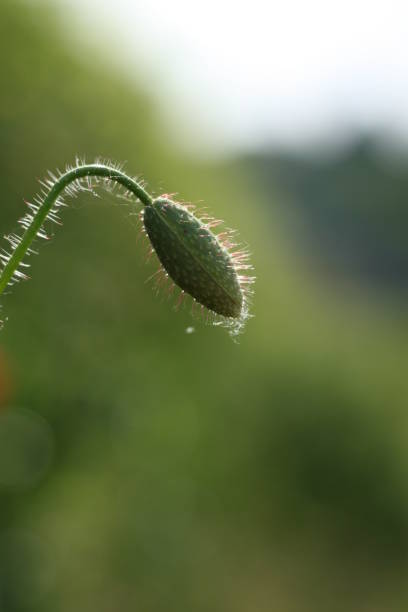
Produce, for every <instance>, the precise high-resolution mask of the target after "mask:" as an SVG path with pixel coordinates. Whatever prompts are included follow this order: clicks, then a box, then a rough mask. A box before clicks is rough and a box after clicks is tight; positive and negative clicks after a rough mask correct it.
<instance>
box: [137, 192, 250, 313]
mask: <svg viewBox="0 0 408 612" xmlns="http://www.w3.org/2000/svg"><path fill="white" fill-rule="evenodd" d="M143 222H144V227H145V229H146V232H147V235H148V236H149V238H150V241H151V243H152V245H153V247H154V249H155V251H156V254H157V256H158V258H159V260H160V262H161V263H162V265H163V267H164V268H165V270H166V272H167V273H168V275H169V276H170V277H171V278H172V279H173V281H174V282H175V284H176V285H178V286H179V287H180V288H181V289H183V290H184V291H186V292H187V293H189V294H190V295H191V296H192V297H193V298H195V300H197V302H199V303H200V304H203V305H204V306H206V308H208V309H209V310H212V311H213V312H216V313H218V314H220V315H223V316H225V317H233V318H237V317H240V315H241V310H242V306H243V301H244V296H243V293H242V291H241V287H240V282H239V277H238V275H237V272H236V269H235V265H234V262H233V259H232V257H231V255H230V254H229V252H228V251H227V249H226V248H225V247H223V246H222V245H221V243H220V241H219V240H218V238H217V237H216V236H215V235H214V234H213V232H211V231H210V229H208V227H206V225H205V224H204V223H203V222H202V221H200V220H199V219H197V217H195V216H194V215H193V214H192V213H191V212H189V211H188V210H187V208H185V207H184V206H182V205H181V204H177V203H175V202H173V201H172V200H169V199H167V198H164V197H161V198H157V199H156V200H154V202H153V204H152V205H151V206H146V207H145V209H144V213H143Z"/></svg>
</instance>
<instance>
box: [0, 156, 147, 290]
mask: <svg viewBox="0 0 408 612" xmlns="http://www.w3.org/2000/svg"><path fill="white" fill-rule="evenodd" d="M86 176H100V177H103V178H108V179H109V180H111V181H115V182H116V183H119V184H120V185H123V187H125V188H126V189H127V190H128V191H131V192H132V193H133V194H134V195H135V196H136V197H137V198H138V199H139V200H140V201H141V202H142V203H143V204H144V205H145V206H150V205H151V204H152V198H151V197H150V195H149V194H148V193H147V192H146V191H145V190H144V189H143V187H141V185H139V184H138V183H137V182H136V181H135V180H134V179H132V178H130V177H129V176H127V175H126V174H124V173H123V172H121V171H120V170H116V169H115V168H110V167H109V166H105V165H103V164H86V165H84V166H79V167H78V168H73V169H72V170H69V171H68V172H66V173H65V174H63V175H62V176H61V177H60V178H59V179H58V180H57V181H56V183H55V184H54V185H53V186H52V187H51V189H50V191H49V192H48V194H47V196H46V197H45V199H44V201H43V203H42V204H41V206H40V207H39V208H38V210H37V212H36V214H35V216H34V218H33V220H32V222H31V223H30V225H29V227H27V229H26V230H25V232H24V234H23V236H22V238H21V241H20V243H19V244H18V245H17V247H16V248H15V250H14V251H13V253H12V255H11V257H10V259H9V260H8V262H7V264H6V265H5V267H4V268H3V271H2V273H1V276H0V294H1V293H3V291H4V289H5V288H6V287H7V285H8V283H9V281H10V280H11V278H12V277H13V274H14V272H15V271H16V269H17V268H18V266H19V265H20V262H21V261H22V259H23V257H24V255H25V254H26V253H27V250H28V249H29V247H30V244H31V243H32V241H33V240H34V238H35V237H36V236H37V233H38V232H39V231H40V229H41V227H42V225H43V223H44V221H45V220H46V218H47V216H48V214H49V212H50V211H51V209H52V207H53V205H54V204H55V202H56V200H57V198H58V196H59V195H60V194H61V192H62V191H64V189H65V188H66V187H67V186H68V185H69V184H70V183H72V182H73V181H75V180H77V179H81V178H84V177H86Z"/></svg>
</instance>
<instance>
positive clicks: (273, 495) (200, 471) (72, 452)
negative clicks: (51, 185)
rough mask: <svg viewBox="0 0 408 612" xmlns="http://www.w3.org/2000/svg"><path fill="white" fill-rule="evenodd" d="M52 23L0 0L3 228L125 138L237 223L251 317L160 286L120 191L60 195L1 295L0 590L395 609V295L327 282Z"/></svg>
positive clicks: (404, 504)
mask: <svg viewBox="0 0 408 612" xmlns="http://www.w3.org/2000/svg"><path fill="white" fill-rule="evenodd" d="M58 23H59V22H58V21H57V20H55V22H54V16H53V15H52V14H51V13H50V12H49V11H48V10H46V9H42V8H39V7H38V6H36V5H24V4H20V3H19V2H14V1H12V0H3V1H2V3H1V8H0V49H1V56H2V58H3V60H2V64H1V72H2V93H1V97H0V138H1V147H0V156H1V157H0V185H1V211H0V214H1V219H0V220H1V227H2V229H4V232H8V231H11V230H12V229H13V228H14V226H15V220H16V219H17V217H18V216H20V215H22V214H23V212H24V204H23V202H22V199H23V198H24V197H25V198H30V197H31V195H32V194H33V193H35V191H36V190H37V184H36V181H35V177H41V176H42V175H43V173H44V171H45V170H46V169H47V168H51V169H53V168H55V167H63V166H64V164H65V163H66V162H71V161H72V160H73V159H74V157H75V155H76V154H80V155H86V156H87V158H88V159H92V158H93V156H95V155H101V156H107V157H113V158H114V159H116V160H118V161H122V160H127V168H128V169H129V171H131V172H133V171H134V172H138V171H139V172H142V173H143V175H144V177H145V178H146V180H147V181H148V183H149V186H150V188H151V189H152V191H154V192H155V193H160V192H161V191H166V192H179V193H180V197H182V198H183V199H184V200H193V201H195V202H197V201H198V200H201V199H202V200H204V202H205V203H206V204H208V205H209V206H210V209H211V210H213V211H214V212H215V213H216V215H217V216H221V217H222V216H224V217H225V218H226V219H227V221H228V225H231V226H236V227H239V228H242V230H243V231H242V235H243V238H244V239H245V240H247V241H248V242H249V243H250V244H251V246H252V248H253V251H254V263H255V266H256V271H257V275H258V283H257V286H256V297H255V305H254V313H255V315H256V317H255V318H254V319H253V320H252V321H250V323H249V325H248V329H247V332H246V333H245V334H244V335H243V336H242V338H241V342H240V344H239V345H236V344H234V343H233V342H232V341H231V340H230V338H229V337H228V335H227V334H226V333H223V332H222V331H221V330H219V329H215V328H210V327H205V326H204V325H203V324H202V323H201V322H200V321H198V322H196V323H194V322H193V323H192V322H191V318H190V315H189V313H188V312H187V311H182V312H179V313H175V312H174V310H173V309H172V307H171V300H167V298H166V297H165V296H164V297H163V296H162V297H161V298H160V297H159V298H157V297H156V296H155V295H154V292H153V291H152V290H151V286H149V284H144V280H145V279H146V278H148V277H149V276H150V275H151V274H152V273H153V272H154V270H155V268H154V267H152V265H149V266H145V265H144V264H143V253H144V249H143V245H142V244H140V243H139V244H136V242H137V235H138V232H137V229H136V227H135V221H134V219H135V218H134V216H133V215H132V214H131V213H132V209H130V208H129V206H128V204H126V203H125V202H123V201H120V200H115V199H114V198H113V197H112V196H105V195H103V197H102V199H100V200H99V199H98V200H96V199H94V198H88V199H87V198H85V197H82V196H81V197H80V199H78V200H75V201H74V202H73V203H72V206H70V208H69V209H67V210H66V211H65V214H64V219H63V221H64V227H63V228H55V236H54V238H52V239H51V240H50V241H49V243H47V244H43V245H41V246H40V248H39V255H38V256H37V257H32V258H31V263H32V266H33V267H32V280H30V281H29V282H28V283H26V284H23V285H20V286H18V287H16V289H15V290H14V291H13V292H12V293H11V294H10V295H8V296H4V298H3V299H2V305H3V311H2V314H3V318H4V317H6V316H8V321H7V324H6V326H5V328H4V330H3V331H2V332H1V338H0V340H1V346H2V355H3V357H2V360H1V362H0V366H1V370H2V374H1V376H0V381H1V383H2V385H3V387H4V392H2V393H1V394H0V399H1V401H2V404H1V412H2V415H1V418H0V610H2V611H3V610H4V611H5V612H37V611H41V612H47V611H48V610H49V611H53V612H54V611H55V610H59V611H61V612H65V611H67V612H68V611H72V610H79V611H94V610H95V611H96V610H97V611H98V612H108V611H116V610H124V611H127V610H129V611H133V610H149V611H152V612H153V611H154V612H161V611H163V612H164V611H165V612H170V611H172V610H174V611H177V612H180V611H183V610H186V611H187V610H188V611H191V610H194V611H202V612H204V611H207V610H208V611H209V610H211V612H218V611H219V612H227V611H231V612H246V611H248V612H249V611H251V612H252V611H253V610H256V611H257V612H263V611H265V612H266V611H267V612H269V611H270V610H280V611H282V612H284V611H301V610H311V611H313V612H319V611H320V610H321V611H322V612H327V611H328V610H330V611H336V610H338V611H344V610H347V611H350V612H352V611H356V612H357V611H358V612H361V611H364V610H367V612H368V611H370V612H379V611H384V612H385V611H387V612H389V611H390V610H393V611H394V610H395V611H399V610H401V611H402V610H405V609H406V607H407V603H408V601H407V600H408V592H407V586H406V573H407V571H408V488H407V458H408V454H407V451H406V447H407V444H406V437H407V436H406V429H407V426H408V423H407V417H406V403H407V400H406V398H407V391H408V382H407V377H406V375H405V365H406V363H407V357H408V349H407V342H406V335H407V322H406V317H405V316H403V315H398V314H397V313H396V311H395V310H391V308H390V307H389V306H387V305H386V304H383V303H377V304H372V303H371V302H370V300H369V298H368V297H367V296H366V295H365V294H364V293H361V294H357V293H356V292H353V291H351V290H348V289H347V291H346V289H345V286H344V285H339V286H338V287H337V286H331V287H330V289H331V291H329V290H328V287H327V286H326V285H325V284H323V283H321V282H320V281H319V279H318V278H317V276H316V274H315V273H313V271H312V270H311V267H310V266H309V265H308V264H307V260H306V259H305V258H303V257H301V256H300V255H299V253H297V252H294V251H292V250H291V248H290V240H288V239H287V237H286V236H285V234H284V231H283V227H284V224H283V223H282V219H281V213H280V212H279V211H280V208H279V205H278V203H277V200H276V198H275V196H274V194H273V193H271V192H268V197H267V198H266V197H265V194H264V193H263V191H262V189H261V188H259V192H258V191H257V188H258V185H257V183H253V182H252V179H251V178H250V176H249V175H248V176H245V173H243V172H242V167H241V166H240V165H239V164H237V165H235V164H234V163H231V164H229V165H228V164H223V165H221V164H220V165H216V164H212V165H210V164H206V165H204V164H202V165H199V164H198V163H196V164H194V163H193V162H191V160H190V161H187V160H185V159H180V158H179V157H178V156H176V155H175V154H174V152H173V151H172V148H171V146H170V145H169V144H168V143H167V139H166V134H165V132H163V128H162V126H161V124H160V123H159V121H158V120H157V118H156V116H155V112H154V100H152V99H150V98H149V97H148V96H146V95H143V94H142V93H140V92H138V91H135V87H134V84H133V83H134V81H133V78H134V76H135V75H133V74H132V80H130V79H129V83H127V82H125V81H124V78H123V76H122V77H120V78H119V77H117V76H115V74H114V71H113V68H112V66H110V65H105V64H106V62H107V61H108V60H107V59H106V57H105V56H103V55H101V57H100V58H97V57H95V56H94V57H84V58H83V61H80V60H79V59H78V57H79V56H80V53H78V49H76V51H75V54H71V52H70V50H69V47H68V45H67V39H66V38H64V39H63V38H62V37H61V33H60V32H61V30H60V29H58V27H61V26H58V27H56V26H55V24H58ZM101 48H103V41H101ZM258 193H259V195H257V194H258ZM267 207H268V208H269V210H268V211H267V212H266V210H267ZM191 324H193V325H194V326H195V328H196V331H195V333H193V334H186V333H185V329H186V327H187V326H189V325H191Z"/></svg>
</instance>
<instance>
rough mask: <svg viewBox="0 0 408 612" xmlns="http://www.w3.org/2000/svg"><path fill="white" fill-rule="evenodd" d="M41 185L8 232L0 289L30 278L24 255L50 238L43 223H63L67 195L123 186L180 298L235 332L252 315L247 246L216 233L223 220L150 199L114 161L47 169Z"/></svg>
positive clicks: (163, 199)
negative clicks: (138, 206) (138, 207)
mask: <svg viewBox="0 0 408 612" xmlns="http://www.w3.org/2000/svg"><path fill="white" fill-rule="evenodd" d="M41 185H42V191H41V193H40V194H39V195H38V196H36V198H34V203H28V206H29V209H30V211H29V212H28V213H27V214H26V215H25V216H24V217H23V218H22V219H21V220H20V222H19V223H20V225H21V226H22V227H23V229H24V233H23V234H22V236H19V235H17V234H10V235H8V236H5V238H6V240H7V241H8V242H9V244H10V246H11V251H6V250H4V249H3V250H2V251H1V252H0V261H1V264H2V271H1V275H0V294H1V293H2V292H3V291H4V290H5V289H6V287H7V286H10V285H13V284H15V283H16V282H18V281H20V280H22V279H26V278H27V276H26V274H25V272H24V268H25V267H27V266H28V264H27V263H26V262H25V261H24V258H25V256H26V255H30V254H32V253H34V251H33V250H32V244H33V242H34V241H35V240H36V239H37V238H46V237H47V235H46V232H45V229H44V224H45V223H46V222H47V221H52V222H55V223H59V209H60V208H61V207H62V206H64V205H65V201H64V196H66V195H68V196H75V195H77V193H78V192H81V191H94V189H95V188H97V187H98V186H103V187H105V188H107V189H109V190H111V191H112V190H113V188H114V187H115V186H117V185H119V186H120V187H121V188H122V191H123V193H124V195H125V196H126V197H128V198H130V199H131V200H133V201H134V200H135V198H136V199H137V200H139V202H141V203H142V205H143V210H142V211H141V218H142V220H143V227H144V230H145V233H146V234H147V236H148V238H149V240H150V242H151V245H152V249H153V250H154V251H155V252H156V254H157V257H158V259H159V261H160V262H161V265H162V268H161V270H162V273H163V274H164V275H166V276H168V277H169V278H170V279H171V280H172V281H173V282H174V284H175V285H177V286H178V287H179V288H180V289H181V290H182V293H181V298H182V297H183V296H184V294H185V293H187V294H189V295H190V296H191V297H192V298H193V300H194V301H195V302H197V303H198V304H200V305H201V307H202V308H203V309H204V308H206V309H207V310H208V311H209V312H210V313H213V314H214V315H217V316H218V319H216V320H215V321H214V322H216V323H223V324H225V325H227V326H228V327H229V328H230V330H231V332H232V333H233V334H236V333H238V332H239V331H240V330H241V329H242V326H243V324H244V322H245V320H246V319H247V318H248V298H249V294H250V286H251V284H252V282H253V277H250V276H248V275H247V274H246V273H247V271H248V270H249V269H251V266H250V264H249V263H248V253H247V251H245V250H239V249H238V247H237V245H236V244H235V243H233V242H232V238H231V233H230V232H223V233H221V234H218V236H217V235H216V234H215V233H214V232H213V228H214V227H216V226H217V225H219V224H220V223H221V222H220V221H216V220H214V219H211V218H209V217H205V218H204V217H202V218H201V219H200V218H199V217H197V216H196V215H195V214H194V213H193V212H192V211H191V210H190V207H187V206H185V205H183V204H180V203H177V202H174V201H173V200H171V199H170V198H169V197H167V196H162V197H158V198H152V197H151V196H150V195H149V194H148V193H147V191H146V190H145V189H144V187H143V186H142V185H141V184H140V182H138V181H137V180H136V179H134V178H131V177H129V176H127V175H126V174H125V173H124V172H123V171H122V169H121V168H120V167H118V166H115V165H114V164H111V163H99V162H96V163H94V164H85V163H81V162H78V163H77V164H76V165H75V166H74V167H71V168H68V169H67V170H66V172H64V173H59V175H58V176H55V175H54V174H52V173H49V176H48V178H47V179H46V180H45V181H42V182H41ZM237 249H238V250H237Z"/></svg>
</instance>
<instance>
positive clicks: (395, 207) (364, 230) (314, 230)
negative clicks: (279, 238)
mask: <svg viewBox="0 0 408 612" xmlns="http://www.w3.org/2000/svg"><path fill="white" fill-rule="evenodd" d="M389 147H390V143H388V142H387V139H384V138H380V137H379V136H377V137H373V136H367V135H360V136H359V137H356V139H355V141H354V142H351V143H350V144H349V145H348V146H347V147H345V149H342V150H341V151H339V152H337V153H334V152H333V153H331V154H330V153H329V154H328V153H326V154H324V153H323V152H322V151H318V152H317V153H315V154H314V155H313V156H312V155H309V156H305V155H303V156H301V155H297V156H295V155H288V154H286V155H282V154H280V155H276V154H259V155H256V156H254V157H253V158H252V159H247V160H246V163H247V165H248V167H252V168H253V169H254V171H255V172H256V176H257V177H258V178H259V179H260V180H261V184H262V185H264V188H265V189H270V188H271V187H273V188H275V187H276V186H277V185H278V186H279V188H280V189H282V191H283V192H284V193H286V194H287V196H288V198H289V199H288V201H287V203H286V204H287V205H286V211H285V213H286V220H287V222H290V225H291V229H292V231H294V232H295V233H296V235H297V237H298V238H301V239H303V241H305V242H306V245H307V247H308V249H309V250H310V251H311V252H312V253H313V256H314V259H315V261H318V262H319V265H320V267H323V266H322V264H323V262H324V268H325V270H326V272H328V273H329V274H331V275H335V276H336V277H337V275H338V274H340V275H343V276H344V275H345V276H348V277H349V278H351V279H356V280H358V281H359V282H362V283H364V284H366V285H374V286H375V285H378V286H379V287H380V288H386V289H388V290H393V291H394V292H398V293H400V294H401V293H402V294H403V296H402V297H404V298H405V297H406V291H407V288H408V242H407V239H406V237H407V231H408V208H407V204H406V203H407V199H408V179H407V167H408V158H407V155H406V153H405V155H403V154H402V152H399V153H398V149H396V148H395V147H394V150H392V149H391V150H390V148H389Z"/></svg>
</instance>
